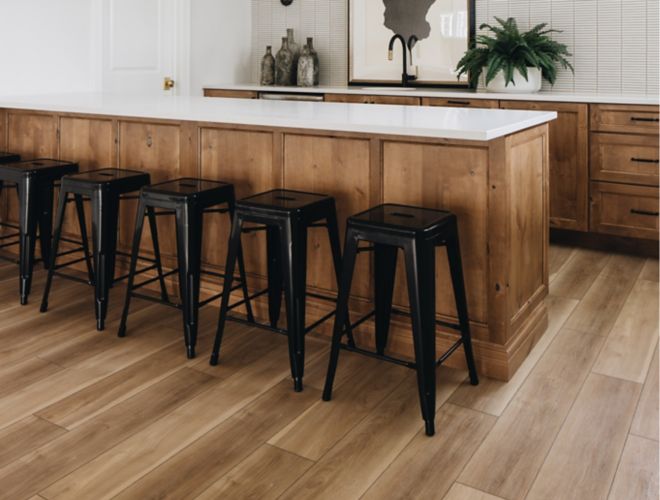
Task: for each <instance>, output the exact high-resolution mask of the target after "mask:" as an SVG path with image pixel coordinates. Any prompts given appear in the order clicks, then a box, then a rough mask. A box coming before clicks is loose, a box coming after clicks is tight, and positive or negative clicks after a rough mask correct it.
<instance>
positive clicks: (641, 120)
mask: <svg viewBox="0 0 660 500" xmlns="http://www.w3.org/2000/svg"><path fill="white" fill-rule="evenodd" d="M630 121H633V122H654V123H655V122H660V118H642V117H640V116H631V117H630Z"/></svg>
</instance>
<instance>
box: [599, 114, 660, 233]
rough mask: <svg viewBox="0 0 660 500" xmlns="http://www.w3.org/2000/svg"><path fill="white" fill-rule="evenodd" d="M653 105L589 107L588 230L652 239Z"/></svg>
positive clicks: (656, 159) (656, 155) (656, 156)
mask: <svg viewBox="0 0 660 500" xmlns="http://www.w3.org/2000/svg"><path fill="white" fill-rule="evenodd" d="M658 116H659V113H658V107H657V106H621V105H605V104H596V105H592V106H591V137H590V143H591V181H592V182H591V227H590V229H591V231H594V232H598V233H605V234H613V235H617V236H627V237H631V238H645V239H654V240H657V239H658V216H659V214H658V179H659V176H658V167H659V165H660V148H659V143H658V132H659V131H660V128H659V121H658Z"/></svg>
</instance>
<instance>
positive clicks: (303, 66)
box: [297, 45, 314, 87]
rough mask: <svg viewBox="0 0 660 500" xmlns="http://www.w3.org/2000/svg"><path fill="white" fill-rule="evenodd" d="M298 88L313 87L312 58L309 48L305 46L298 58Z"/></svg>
mask: <svg viewBox="0 0 660 500" xmlns="http://www.w3.org/2000/svg"><path fill="white" fill-rule="evenodd" d="M297 81H298V86H300V87H313V86H314V58H313V57H312V54H311V52H310V50H309V46H308V45H305V46H304V47H303V49H302V52H301V53H300V57H299V58H298V78H297Z"/></svg>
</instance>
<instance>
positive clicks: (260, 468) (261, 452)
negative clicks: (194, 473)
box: [197, 444, 313, 500]
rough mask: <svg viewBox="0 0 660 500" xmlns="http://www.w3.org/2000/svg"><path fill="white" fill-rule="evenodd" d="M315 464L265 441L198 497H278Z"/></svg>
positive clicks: (206, 499) (208, 499)
mask: <svg viewBox="0 0 660 500" xmlns="http://www.w3.org/2000/svg"><path fill="white" fill-rule="evenodd" d="M312 465H313V462H311V461H309V460H307V459H305V458H302V457H299V456H297V455H294V454H292V453H289V452H287V451H284V450H281V449H279V448H275V447H273V446H270V445H267V444H265V445H263V446H261V447H260V448H259V449H258V450H257V451H255V452H254V453H253V454H252V455H250V456H249V457H248V458H247V459H246V460H244V461H243V462H242V463H241V464H239V465H238V466H237V467H235V468H234V469H233V470H232V471H231V472H230V473H229V474H227V475H225V476H223V477H222V478H221V479H219V480H218V481H216V482H215V483H214V484H212V485H211V486H210V487H209V488H208V489H207V490H206V491H204V493H202V494H201V495H199V496H198V497H197V498H198V500H215V499H218V498H232V499H236V500H240V499H248V498H255V499H256V498H258V499H260V500H275V499H276V498H278V497H279V496H280V495H281V494H282V493H284V491H285V490H286V489H287V488H288V487H289V486H290V485H291V484H292V483H293V482H294V481H295V480H296V479H298V478H299V477H300V476H302V475H303V474H304V473H305V471H307V469H309V468H310V467H311V466H312Z"/></svg>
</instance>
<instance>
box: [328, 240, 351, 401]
mask: <svg viewBox="0 0 660 500" xmlns="http://www.w3.org/2000/svg"><path fill="white" fill-rule="evenodd" d="M358 243H359V242H358V236H357V234H356V233H354V232H353V231H351V230H350V229H349V230H348V231H347V232H346V243H345V246H344V260H343V265H342V268H341V279H340V281H339V293H338V295H337V315H336V316H335V325H334V328H333V331H332V347H331V350H330V361H329V363H328V374H327V376H326V378H325V387H324V389H323V400H324V401H330V399H332V386H333V384H334V382H335V374H336V373H337V363H338V362H339V350H340V344H341V338H342V337H343V336H344V331H343V328H344V324H345V323H346V321H347V318H348V298H349V296H350V294H351V284H352V282H353V272H354V270H355V260H356V257H357V251H358Z"/></svg>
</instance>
